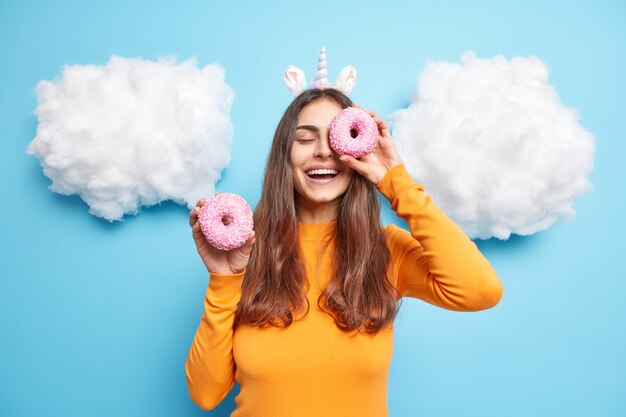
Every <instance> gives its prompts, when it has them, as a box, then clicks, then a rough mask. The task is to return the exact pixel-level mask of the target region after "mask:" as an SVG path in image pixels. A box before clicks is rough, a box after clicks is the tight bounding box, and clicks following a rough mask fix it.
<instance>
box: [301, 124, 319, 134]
mask: <svg viewBox="0 0 626 417" xmlns="http://www.w3.org/2000/svg"><path fill="white" fill-rule="evenodd" d="M298 129H304V130H309V131H311V132H315V133H319V131H320V130H319V128H318V127H317V126H313V125H300V126H298V127H296V130H298Z"/></svg>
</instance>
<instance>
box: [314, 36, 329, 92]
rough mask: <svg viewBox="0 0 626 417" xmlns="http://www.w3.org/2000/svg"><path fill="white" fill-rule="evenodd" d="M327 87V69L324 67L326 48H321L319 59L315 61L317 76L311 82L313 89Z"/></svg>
mask: <svg viewBox="0 0 626 417" xmlns="http://www.w3.org/2000/svg"><path fill="white" fill-rule="evenodd" d="M327 85H328V69H327V66H326V47H325V46H322V50H321V51H320V57H319V60H318V61H317V75H315V80H314V81H313V88H324V87H326V86H327Z"/></svg>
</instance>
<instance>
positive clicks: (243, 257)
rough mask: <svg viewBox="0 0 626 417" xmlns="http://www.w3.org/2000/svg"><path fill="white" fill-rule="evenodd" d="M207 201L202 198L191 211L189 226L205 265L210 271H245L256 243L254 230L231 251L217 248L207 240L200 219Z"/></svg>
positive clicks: (234, 272)
mask: <svg viewBox="0 0 626 417" xmlns="http://www.w3.org/2000/svg"><path fill="white" fill-rule="evenodd" d="M205 203H206V200H205V199H204V198H202V199H200V201H198V203H196V207H195V208H194V209H193V210H191V211H190V212H189V226H191V230H192V234H193V240H194V241H195V242H196V248H197V249H198V254H199V255H200V258H202V262H204V266H206V268H207V270H208V271H209V273H211V272H212V273H216V274H239V273H241V272H243V270H244V269H245V268H246V266H247V265H248V261H249V260H250V252H252V245H253V244H254V230H253V231H252V232H251V233H250V236H249V237H248V240H247V241H246V243H245V244H244V245H243V246H242V247H240V248H236V249H233V250H229V251H224V250H219V249H216V248H215V247H214V246H213V245H211V244H210V243H209V242H208V241H207V240H206V237H205V236H204V233H202V230H201V229H200V222H199V221H198V214H199V213H200V209H201V208H202V206H204V204H205Z"/></svg>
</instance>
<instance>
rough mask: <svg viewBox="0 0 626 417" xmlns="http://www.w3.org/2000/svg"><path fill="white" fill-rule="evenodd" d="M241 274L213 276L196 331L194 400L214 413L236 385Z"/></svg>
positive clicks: (190, 362) (190, 366)
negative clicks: (236, 323)
mask: <svg viewBox="0 0 626 417" xmlns="http://www.w3.org/2000/svg"><path fill="white" fill-rule="evenodd" d="M242 282H243V272H242V273H241V274H232V275H221V274H214V273H211V277H210V279H209V286H208V288H207V291H206V297H205V299H204V313H203V314H202V318H201V320H200V326H199V327H198V330H197V331H196V334H195V336H194V339H193V343H192V345H191V348H190V349H189V354H188V355H187V363H186V364H185V371H186V374H187V386H188V387H189V394H190V395H191V399H192V400H193V401H194V402H195V403H196V404H198V405H199V406H200V407H202V408H204V409H207V410H210V409H212V408H214V407H216V406H217V405H218V404H219V403H220V402H221V401H222V400H223V399H224V398H225V397H226V395H228V393H229V392H230V390H231V389H232V387H233V385H234V383H235V370H236V367H235V361H234V359H233V322H234V319H235V312H236V311H237V305H238V303H239V300H240V298H241V284H242Z"/></svg>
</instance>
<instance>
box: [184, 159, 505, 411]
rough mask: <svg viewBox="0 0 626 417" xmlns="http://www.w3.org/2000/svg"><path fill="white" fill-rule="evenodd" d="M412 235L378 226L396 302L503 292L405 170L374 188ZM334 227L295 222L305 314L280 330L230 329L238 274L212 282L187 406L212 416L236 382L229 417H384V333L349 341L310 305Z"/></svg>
mask: <svg viewBox="0 0 626 417" xmlns="http://www.w3.org/2000/svg"><path fill="white" fill-rule="evenodd" d="M377 188H378V190H379V191H380V192H381V193H382V194H383V195H384V196H385V197H386V198H387V199H389V201H390V202H391V208H392V209H393V210H394V211H395V212H396V213H397V215H398V216H400V217H402V218H403V219H405V220H406V222H407V224H408V225H409V228H410V230H411V233H409V232H407V231H405V230H403V229H400V228H398V227H396V226H394V225H391V226H387V227H385V233H386V235H387V244H388V246H389V249H390V252H391V255H392V265H391V274H390V277H391V281H392V283H394V285H395V286H396V288H398V290H399V292H400V293H401V294H402V296H404V297H414V298H419V299H421V300H424V301H426V302H428V303H431V304H434V305H436V306H439V307H443V308H446V309H449V310H458V311H477V310H484V309H487V308H490V307H493V306H494V305H496V304H497V303H498V301H499V300H500V298H501V296H502V284H501V283H500V280H499V279H498V277H497V275H496V273H495V271H494V270H493V268H492V267H491V265H490V264H489V262H488V261H487V260H486V259H485V258H484V257H483V256H482V254H481V253H480V251H479V250H478V248H477V247H476V245H475V244H474V242H472V241H471V240H470V239H469V238H468V237H467V236H465V234H464V233H463V232H462V231H461V229H460V228H459V227H458V226H457V225H455V224H454V223H453V222H452V221H451V220H450V219H449V218H448V217H447V216H446V215H445V214H444V213H443V212H442V211H441V210H440V209H439V208H438V207H437V206H436V205H435V204H434V203H433V202H432V200H431V198H430V196H427V195H425V194H424V187H423V186H422V185H420V184H417V183H415V182H414V181H413V180H412V179H411V177H410V176H409V174H408V173H407V171H406V169H405V167H404V165H397V166H395V167H393V168H392V169H390V170H389V171H388V172H387V174H386V175H385V177H384V178H383V179H382V180H381V181H380V183H379V184H378V186H377ZM334 225H335V222H328V223H321V224H304V223H300V224H299V234H300V244H301V247H302V253H303V255H304V259H305V263H306V274H307V279H308V282H309V284H310V288H309V291H308V294H307V297H308V300H309V303H310V311H309V313H308V315H307V316H306V317H305V318H304V319H302V320H299V321H294V322H293V323H292V324H291V325H290V326H289V327H287V328H276V327H269V328H263V329H261V328H258V327H252V326H248V325H242V326H240V327H238V328H237V330H236V331H235V332H233V330H232V324H233V319H234V315H235V311H236V310H237V303H238V302H239V299H240V296H241V284H242V281H243V274H233V275H219V274H211V276H210V280H209V286H208V289H207V292H206V298H205V303H204V313H203V315H202V319H201V321H200V326H199V328H198V330H197V332H196V334H195V337H194V340H193V344H192V345H191V349H190V351H189V355H188V357H187V364H186V374H187V383H188V386H189V392H190V394H191V398H192V399H193V400H194V401H195V402H196V403H197V404H198V405H200V407H202V408H205V409H211V408H213V407H215V406H216V405H217V404H219V403H220V402H221V401H222V400H223V399H224V397H226V395H227V394H228V392H229V391H230V390H231V388H232V387H233V384H234V383H235V381H237V382H239V384H240V388H241V389H240V392H239V395H238V396H237V397H236V398H235V402H236V404H237V407H236V409H235V411H234V412H233V413H232V414H231V417H295V416H298V417H325V416H338V417H351V416H354V417H370V416H371V417H381V416H387V415H388V413H387V382H388V375H389V366H390V362H391V356H392V351H393V328H392V327H393V326H389V327H388V328H386V329H384V330H382V331H380V332H379V333H378V334H376V335H368V334H365V333H359V334H358V335H356V336H355V335H354V333H351V334H348V333H344V332H342V331H341V330H339V329H338V328H337V327H336V326H335V324H334V322H333V319H332V318H331V317H330V316H329V315H328V314H326V313H324V312H322V311H321V310H320V309H319V307H318V306H317V300H318V297H319V295H320V294H321V292H322V289H323V288H324V287H325V285H326V284H327V283H328V282H329V280H330V276H329V270H330V261H331V257H330V255H331V251H332V250H333V245H332V242H331V244H330V245H329V246H328V248H327V249H326V250H325V251H323V252H322V255H321V256H319V250H320V248H321V247H322V246H321V243H322V239H323V238H324V235H325V234H326V233H327V232H328V231H330V230H332V228H333V227H334Z"/></svg>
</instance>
